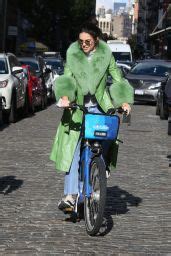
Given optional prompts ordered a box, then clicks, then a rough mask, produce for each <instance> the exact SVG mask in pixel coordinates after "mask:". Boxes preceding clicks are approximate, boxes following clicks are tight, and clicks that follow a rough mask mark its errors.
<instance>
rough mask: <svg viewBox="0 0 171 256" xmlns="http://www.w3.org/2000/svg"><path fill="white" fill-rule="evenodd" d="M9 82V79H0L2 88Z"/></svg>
mask: <svg viewBox="0 0 171 256" xmlns="http://www.w3.org/2000/svg"><path fill="white" fill-rule="evenodd" d="M7 84H8V80H4V81H0V88H5V87H6V86H7Z"/></svg>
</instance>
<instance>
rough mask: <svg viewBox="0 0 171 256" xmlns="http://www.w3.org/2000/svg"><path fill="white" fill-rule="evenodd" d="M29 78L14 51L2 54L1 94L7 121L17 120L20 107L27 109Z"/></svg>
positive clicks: (0, 60)
mask: <svg viewBox="0 0 171 256" xmlns="http://www.w3.org/2000/svg"><path fill="white" fill-rule="evenodd" d="M26 88H27V79H26V77H25V76H24V73H23V69H22V66H21V64H20V63H19V61H18V60H17V57H16V56H15V55H14V54H12V53H1V54H0V94H1V95H2V101H3V117H4V120H5V121H7V122H8V121H9V122H16V120H17V114H18V110H19V109H23V112H25V110H26V109H27V94H26V93H27V91H26Z"/></svg>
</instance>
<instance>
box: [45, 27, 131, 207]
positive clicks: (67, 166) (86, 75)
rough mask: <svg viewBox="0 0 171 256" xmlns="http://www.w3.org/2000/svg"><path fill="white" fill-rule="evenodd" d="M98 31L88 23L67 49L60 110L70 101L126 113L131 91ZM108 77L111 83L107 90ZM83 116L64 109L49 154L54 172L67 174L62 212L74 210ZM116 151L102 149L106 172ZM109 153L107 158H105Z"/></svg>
mask: <svg viewBox="0 0 171 256" xmlns="http://www.w3.org/2000/svg"><path fill="white" fill-rule="evenodd" d="M99 32H100V30H99V28H98V27H97V26H95V25H94V24H91V23H87V24H84V25H83V26H82V27H81V29H80V31H79V37H78V41H76V42H74V43H72V44H71V46H70V47H69V49H68V50H67V57H66V66H65V71H64V75H62V76H60V77H59V78H57V79H56V86H55V96H56V100H57V101H58V105H59V106H61V107H69V104H70V102H73V101H74V102H76V103H78V104H80V105H84V106H86V107H87V108H88V111H89V112H92V113H107V112H109V110H111V109H113V108H116V107H122V108H123V110H124V111H127V113H128V114H129V113H130V110H131V108H130V105H129V104H130V103H133V89H132V87H131V86H130V85H129V83H128V82H127V80H125V79H124V78H123V77H122V75H121V72H120V70H119V69H118V68H117V66H116V63H115V60H114V57H113V55H112V52H111V50H110V49H109V47H108V45H107V44H106V43H105V42H103V41H101V40H99V34H100V33H99ZM109 74H110V75H111V77H112V79H113V84H112V85H111V86H110V88H109V89H107V87H106V80H107V77H108V75H109ZM82 117H83V113H82V112H81V111H80V110H78V109H77V110H70V109H68V108H67V109H65V110H64V113H63V117H62V119H61V122H60V124H59V127H58V129H57V134H56V137H55V140H54V143H53V148H52V152H51V155H50V159H51V160H52V161H54V162H55V165H56V169H57V170H59V171H63V172H65V173H66V175H65V181H64V195H65V197H64V198H63V199H62V200H61V201H60V202H59V204H58V207H59V209H61V210H64V209H65V208H68V207H70V208H73V207H74V203H75V200H74V195H77V193H78V169H79V160H80V144H81V142H80V131H81V125H82ZM117 149H118V146H117V144H116V143H115V142H112V143H111V144H110V145H109V144H108V145H105V146H104V149H103V152H104V159H105V161H106V169H107V170H108V168H109V167H110V166H116V159H117ZM109 150H110V159H109V157H108V159H107V157H106V156H107V155H108V156H109V154H108V151H109ZM111 152H112V153H111Z"/></svg>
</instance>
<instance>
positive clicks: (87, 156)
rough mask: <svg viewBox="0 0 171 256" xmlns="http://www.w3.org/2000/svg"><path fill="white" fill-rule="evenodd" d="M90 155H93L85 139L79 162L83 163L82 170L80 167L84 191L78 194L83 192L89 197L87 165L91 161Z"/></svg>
mask: <svg viewBox="0 0 171 256" xmlns="http://www.w3.org/2000/svg"><path fill="white" fill-rule="evenodd" d="M92 156H93V153H92V151H91V148H90V144H89V141H88V140H86V141H85V144H84V149H83V152H82V154H81V162H83V161H84V163H85V164H84V168H83V170H82V169H81V175H82V174H83V177H84V180H83V184H84V191H83V192H82V191H80V194H81V193H85V195H84V196H86V197H90V196H91V193H92V188H91V186H90V183H89V180H90V171H89V166H90V163H91V159H92ZM82 172H83V173H82Z"/></svg>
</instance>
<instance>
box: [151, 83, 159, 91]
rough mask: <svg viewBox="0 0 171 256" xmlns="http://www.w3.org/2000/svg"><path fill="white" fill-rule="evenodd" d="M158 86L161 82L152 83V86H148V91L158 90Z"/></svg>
mask: <svg viewBox="0 0 171 256" xmlns="http://www.w3.org/2000/svg"><path fill="white" fill-rule="evenodd" d="M160 86H161V82H158V83H153V84H151V85H150V86H149V89H150V90H153V89H158V88H159V87H160Z"/></svg>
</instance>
